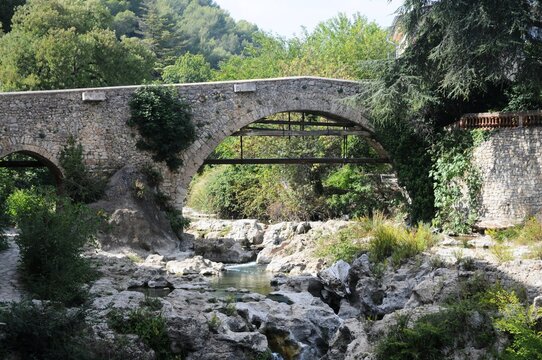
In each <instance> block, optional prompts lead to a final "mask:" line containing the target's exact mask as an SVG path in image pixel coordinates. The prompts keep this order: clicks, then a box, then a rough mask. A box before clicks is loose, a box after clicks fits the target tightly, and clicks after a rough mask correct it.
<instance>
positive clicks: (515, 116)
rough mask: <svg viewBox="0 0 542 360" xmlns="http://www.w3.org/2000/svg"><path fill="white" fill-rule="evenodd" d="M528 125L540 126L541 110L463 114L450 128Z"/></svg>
mask: <svg viewBox="0 0 542 360" xmlns="http://www.w3.org/2000/svg"><path fill="white" fill-rule="evenodd" d="M530 126H542V110H536V111H525V112H488V113H472V114H465V115H463V116H462V117H461V119H459V121H457V122H455V123H454V124H453V125H452V128H459V129H484V130H490V129H499V128H510V127H530Z"/></svg>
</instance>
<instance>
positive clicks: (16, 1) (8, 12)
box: [0, 0, 26, 32]
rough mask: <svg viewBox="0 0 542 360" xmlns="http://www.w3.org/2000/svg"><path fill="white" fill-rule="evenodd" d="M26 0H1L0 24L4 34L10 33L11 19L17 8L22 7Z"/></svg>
mask: <svg viewBox="0 0 542 360" xmlns="http://www.w3.org/2000/svg"><path fill="white" fill-rule="evenodd" d="M25 2H26V0H2V1H1V2H0V24H2V26H1V27H2V28H3V29H4V31H5V32H10V31H11V18H12V17H13V14H14V13H15V10H16V8H17V6H20V5H23V4H24V3H25Z"/></svg>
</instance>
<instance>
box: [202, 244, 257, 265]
mask: <svg viewBox="0 0 542 360" xmlns="http://www.w3.org/2000/svg"><path fill="white" fill-rule="evenodd" d="M194 252H195V253H196V254H197V255H201V256H203V257H204V258H206V259H209V260H211V261H216V262H224V263H230V264H242V263H246V262H250V261H253V260H255V259H256V251H255V250H252V249H250V248H248V249H247V248H245V247H243V245H242V244H241V243H240V242H239V241H237V240H234V239H228V238H224V239H222V238H219V239H207V238H205V239H198V240H194Z"/></svg>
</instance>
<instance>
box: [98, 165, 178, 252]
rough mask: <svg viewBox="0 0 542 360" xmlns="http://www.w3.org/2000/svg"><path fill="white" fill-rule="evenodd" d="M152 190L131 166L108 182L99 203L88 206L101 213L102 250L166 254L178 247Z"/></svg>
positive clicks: (118, 172) (175, 236)
mask: <svg viewBox="0 0 542 360" xmlns="http://www.w3.org/2000/svg"><path fill="white" fill-rule="evenodd" d="M154 199H155V193H154V191H153V189H152V187H151V186H149V184H148V183H147V181H146V180H145V176H144V175H142V174H141V173H140V172H139V171H138V170H137V169H136V168H135V167H134V166H131V165H127V166H125V167H123V168H122V169H120V170H119V171H117V172H116V173H115V174H114V175H113V176H112V177H111V179H110V180H109V182H108V184H107V187H106V190H105V195H104V197H103V199H102V200H100V201H98V202H96V203H93V204H91V205H90V206H91V207H92V208H93V209H96V210H100V211H102V212H103V213H104V214H105V215H106V218H107V226H106V228H105V229H104V231H102V232H101V233H100V235H99V237H98V241H99V243H100V245H101V246H102V248H103V249H105V250H131V251H135V252H137V253H140V254H148V253H160V254H168V253H170V252H172V251H174V250H175V249H176V248H177V247H178V245H179V239H178V238H177V235H176V234H175V233H174V231H173V229H172V228H171V226H170V224H169V221H168V219H167V217H166V215H165V213H164V212H163V211H161V210H160V208H159V207H158V205H157V204H156V202H155V200H154Z"/></svg>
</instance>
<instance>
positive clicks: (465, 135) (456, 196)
mask: <svg viewBox="0 0 542 360" xmlns="http://www.w3.org/2000/svg"><path fill="white" fill-rule="evenodd" d="M440 135H441V136H440V137H439V139H438V140H437V141H436V142H435V144H434V146H433V169H432V170H431V176H432V178H433V179H434V184H435V185H434V186H435V187H434V191H435V207H436V209H437V213H436V215H435V219H434V223H435V225H437V226H439V227H442V228H444V229H445V230H448V231H452V232H455V233H470V231H471V226H472V225H473V223H474V222H475V221H476V219H477V218H478V216H479V213H478V211H479V198H480V191H481V187H482V182H481V178H480V174H479V172H478V169H477V168H476V166H475V165H474V164H473V162H472V151H473V150H474V148H475V147H476V146H478V145H479V144H480V143H481V142H482V141H483V140H484V138H485V137H486V135H487V134H486V133H485V132H484V131H451V132H444V133H442V134H440Z"/></svg>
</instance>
